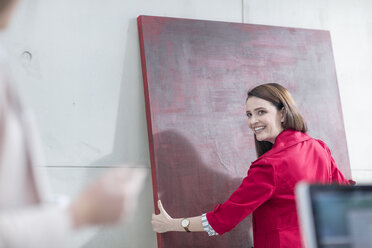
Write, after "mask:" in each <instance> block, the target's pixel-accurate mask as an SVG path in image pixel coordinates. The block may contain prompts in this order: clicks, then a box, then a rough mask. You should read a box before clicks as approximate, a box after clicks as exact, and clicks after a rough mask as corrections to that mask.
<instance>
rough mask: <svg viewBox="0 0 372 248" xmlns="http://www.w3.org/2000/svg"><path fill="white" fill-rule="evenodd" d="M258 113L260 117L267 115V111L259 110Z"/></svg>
mask: <svg viewBox="0 0 372 248" xmlns="http://www.w3.org/2000/svg"><path fill="white" fill-rule="evenodd" d="M257 113H258V115H263V114H264V113H265V111H263V110H259V111H258V112H257Z"/></svg>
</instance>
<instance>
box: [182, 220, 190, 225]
mask: <svg viewBox="0 0 372 248" xmlns="http://www.w3.org/2000/svg"><path fill="white" fill-rule="evenodd" d="M189 223H190V221H189V220H187V219H183V220H182V222H181V225H182V227H187V226H188V225H189Z"/></svg>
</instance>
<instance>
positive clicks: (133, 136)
mask: <svg viewBox="0 0 372 248" xmlns="http://www.w3.org/2000/svg"><path fill="white" fill-rule="evenodd" d="M126 34H127V39H126V48H125V54H124V61H123V73H122V80H121V89H120V100H119V106H118V113H117V122H116V130H115V134H114V135H115V140H114V144H113V148H112V152H111V153H110V154H108V155H106V156H104V157H102V158H101V159H99V160H96V161H94V162H93V163H92V164H91V165H96V166H97V165H98V166H110V165H120V164H123V163H129V164H132V165H135V166H137V167H149V166H150V160H149V157H150V155H149V152H148V147H149V146H148V138H147V127H146V114H145V98H144V93H143V92H144V90H143V83H142V72H141V59H140V49H139V41H138V29H137V21H136V19H135V18H131V19H130V21H129V25H128V29H127V32H126Z"/></svg>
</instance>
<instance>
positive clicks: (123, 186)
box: [68, 168, 145, 228]
mask: <svg viewBox="0 0 372 248" xmlns="http://www.w3.org/2000/svg"><path fill="white" fill-rule="evenodd" d="M144 178H145V173H144V171H140V170H138V169H124V168H120V169H111V170H109V171H108V172H106V173H105V174H104V175H102V176H101V177H99V178H98V179H96V180H94V181H93V182H92V183H91V184H90V185H89V186H88V187H87V188H85V190H83V192H82V193H81V194H80V195H79V196H78V197H77V198H76V199H75V200H74V201H73V202H72V204H71V205H70V207H69V209H68V210H69V212H70V214H71V216H72V219H73V223H74V226H75V227H76V228H79V227H82V226H86V225H104V224H113V223H117V222H119V221H120V220H122V219H123V218H126V217H128V216H129V215H130V214H131V213H132V211H133V210H134V209H135V207H136V202H137V196H138V194H139V192H140V191H141V189H142V186H143V181H144Z"/></svg>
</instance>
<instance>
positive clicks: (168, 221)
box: [151, 200, 177, 233]
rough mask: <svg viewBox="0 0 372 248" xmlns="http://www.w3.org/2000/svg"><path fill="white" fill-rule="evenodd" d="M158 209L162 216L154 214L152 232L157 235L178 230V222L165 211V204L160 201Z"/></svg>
mask: <svg viewBox="0 0 372 248" xmlns="http://www.w3.org/2000/svg"><path fill="white" fill-rule="evenodd" d="M158 207H159V210H160V214H158V215H155V214H152V220H151V225H152V230H154V232H157V233H164V232H169V231H175V230H176V228H177V227H176V225H177V223H176V221H175V219H173V218H172V217H170V215H169V214H168V213H167V211H165V209H164V208H163V204H162V203H161V201H160V200H159V201H158Z"/></svg>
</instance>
